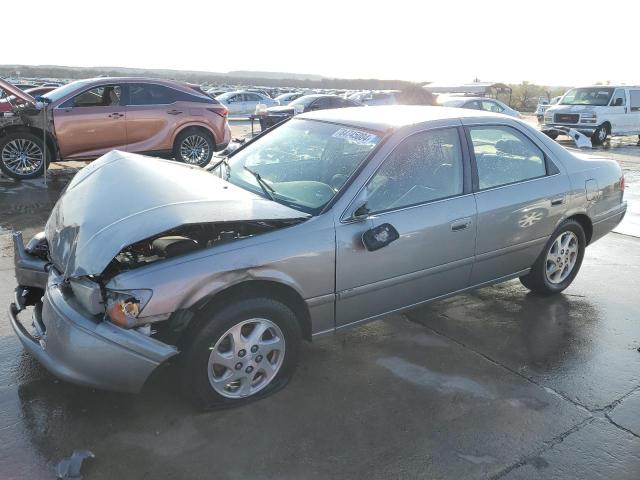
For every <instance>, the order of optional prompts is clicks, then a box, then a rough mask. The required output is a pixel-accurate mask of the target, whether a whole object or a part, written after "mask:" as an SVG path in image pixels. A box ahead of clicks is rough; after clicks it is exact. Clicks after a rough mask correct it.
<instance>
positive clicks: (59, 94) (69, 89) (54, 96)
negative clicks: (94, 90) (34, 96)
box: [42, 80, 89, 102]
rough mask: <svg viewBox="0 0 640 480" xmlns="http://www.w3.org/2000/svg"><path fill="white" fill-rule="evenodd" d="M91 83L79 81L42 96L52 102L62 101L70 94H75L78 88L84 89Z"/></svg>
mask: <svg viewBox="0 0 640 480" xmlns="http://www.w3.org/2000/svg"><path fill="white" fill-rule="evenodd" d="M87 83H89V81H88V80H78V81H76V82H71V83H68V84H66V85H63V86H62V87H58V88H56V89H55V90H51V91H50V92H49V93H45V94H44V95H42V96H43V97H45V98H48V99H49V100H51V101H52V102H55V101H57V100H60V99H61V98H63V97H66V96H67V95H68V94H70V93H73V92H75V91H76V90H78V88H80V87H82V86H83V85H86V84H87Z"/></svg>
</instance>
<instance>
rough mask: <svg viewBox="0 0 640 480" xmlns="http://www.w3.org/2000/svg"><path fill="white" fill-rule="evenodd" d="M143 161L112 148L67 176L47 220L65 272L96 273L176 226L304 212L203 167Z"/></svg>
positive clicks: (55, 256)
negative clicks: (121, 254) (122, 252)
mask: <svg viewBox="0 0 640 480" xmlns="http://www.w3.org/2000/svg"><path fill="white" fill-rule="evenodd" d="M146 161H149V160H148V158H147V159H146ZM144 162H145V158H144V157H142V156H140V155H135V154H131V153H125V152H121V151H117V150H114V151H112V152H110V153H108V154H106V155H104V156H102V157H101V158H100V159H99V160H97V161H95V162H93V163H92V164H91V165H89V166H87V167H85V168H84V169H82V170H81V171H80V172H79V173H78V174H77V175H76V176H75V177H74V178H73V180H72V181H71V182H70V183H69V185H68V186H67V189H66V191H65V193H64V194H63V195H62V197H60V199H59V200H58V202H57V203H56V205H55V206H54V208H53V211H52V212H51V216H50V217H49V220H48V221H47V225H46V227H45V233H46V237H47V240H48V241H49V248H50V253H51V257H52V260H53V262H54V263H55V264H56V266H57V267H58V268H59V269H60V270H61V271H62V272H63V273H64V275H65V277H66V278H69V277H77V276H81V275H97V274H100V273H101V272H102V271H103V270H104V269H105V268H106V266H107V265H108V264H109V262H110V261H111V260H112V259H113V258H114V257H115V256H116V255H117V254H118V252H120V250H122V249H123V248H124V247H126V246H128V245H131V244H133V243H135V242H137V241H140V240H144V239H145V238H149V237H151V236H152V235H155V234H158V233H162V232H165V231H168V230H169V229H171V228H175V227H179V226H181V225H185V224H194V223H213V222H223V221H226V220H234V221H244V220H275V219H288V218H304V217H307V215H306V214H304V213H302V212H299V211H297V210H293V209H291V208H288V207H285V206H284V205H281V204H278V203H275V202H271V201H268V200H266V199H264V198H263V197H260V196H259V195H255V194H253V193H251V192H249V191H247V190H243V189H241V188H238V187H236V186H234V185H231V184H230V183H227V182H224V181H222V180H220V179H219V178H217V177H215V176H214V175H211V174H209V173H207V172H206V171H204V170H202V169H199V168H195V167H190V166H187V165H185V164H181V163H177V162H171V161H168V160H159V159H157V160H153V161H151V164H150V165H149V166H147V165H145V163H144ZM176 180H178V181H176Z"/></svg>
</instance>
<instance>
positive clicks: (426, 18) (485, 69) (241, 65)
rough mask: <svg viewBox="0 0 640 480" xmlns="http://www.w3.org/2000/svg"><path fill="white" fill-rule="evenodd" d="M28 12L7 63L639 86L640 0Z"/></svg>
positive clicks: (16, 16)
mask: <svg viewBox="0 0 640 480" xmlns="http://www.w3.org/2000/svg"><path fill="white" fill-rule="evenodd" d="M20 5H21V4H20V2H17V1H15V0H11V1H10V2H9V3H5V2H3V7H4V8H3V18H5V19H8V18H9V19H13V20H12V21H3V22H2V30H1V33H0V35H1V38H2V39H3V41H2V47H0V64H13V63H19V64H40V65H42V64H48V65H70V66H121V67H139V68H171V69H185V70H206V71H214V72H227V71H231V70H264V71H281V72H296V73H314V74H320V75H325V76H329V77H344V78H386V79H402V80H421V81H456V82H457V81H460V82H469V81H472V80H473V79H474V78H475V77H477V78H479V79H480V80H482V81H504V82H520V81H522V80H529V81H532V82H537V83H543V84H548V85H574V84H584V83H593V82H597V81H607V80H609V81H612V82H625V83H640V66H639V65H638V57H637V54H636V51H635V50H636V49H637V46H638V43H639V35H638V27H637V23H638V22H637V20H638V18H640V1H638V0H629V1H620V0H610V1H607V2H597V3H596V2H592V1H586V0H582V1H578V0H575V1H574V0H566V1H565V0H535V1H523V0H515V1H501V0H477V1H456V0H441V1H437V2H427V1H421V0H414V1H405V0H393V1H386V2H375V1H373V0H370V1H349V0H341V1H334V0H323V1H304V0H302V1H293V0H291V1H288V0H261V1H254V0H242V1H230V0H226V1H222V0H208V1H204V0H203V1H195V0H178V1H162V0H156V1H141V0H127V1H121V0H106V1H105V0H102V1H100V2H98V1H95V0H82V1H71V0H69V1H56V0H31V1H29V2H28V12H30V13H29V15H27V16H23V15H22V14H21V13H19V12H18V9H19V8H20V9H21V8H23V7H22V6H20ZM25 8H26V6H25ZM14 9H15V10H16V11H15V12H14V11H13V10H14ZM40 19H41V20H42V22H43V23H42V27H39V25H38V24H39V20H40ZM5 40H9V41H5ZM572 43H573V44H576V45H578V46H576V47H572V46H571V44H572Z"/></svg>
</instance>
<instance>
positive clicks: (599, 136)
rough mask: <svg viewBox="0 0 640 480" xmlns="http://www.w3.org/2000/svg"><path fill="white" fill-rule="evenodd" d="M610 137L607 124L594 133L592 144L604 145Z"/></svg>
mask: <svg viewBox="0 0 640 480" xmlns="http://www.w3.org/2000/svg"><path fill="white" fill-rule="evenodd" d="M608 135H609V128H608V127H607V125H606V124H604V123H603V124H602V125H600V126H599V127H598V128H597V130H596V131H595V132H593V135H591V142H592V143H593V144H594V145H602V144H603V143H604V142H605V141H606V140H607V136H608Z"/></svg>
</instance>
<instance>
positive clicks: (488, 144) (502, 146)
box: [470, 126, 547, 190]
mask: <svg viewBox="0 0 640 480" xmlns="http://www.w3.org/2000/svg"><path fill="white" fill-rule="evenodd" d="M470 134H471V141H472V143H473V151H474V154H475V157H476V164H477V166H478V183H479V188H480V190H483V189H486V188H493V187H498V186H501V185H508V184H510V183H515V182H521V181H524V180H530V179H533V178H538V177H543V176H545V175H546V174H547V169H546V165H545V159H544V153H542V150H540V149H539V148H538V147H537V146H536V145H534V143H533V142H532V141H531V140H529V139H528V138H527V137H525V136H524V135H523V134H522V133H520V132H518V131H517V130H515V129H514V128H511V127H500V126H491V127H473V128H471V129H470Z"/></svg>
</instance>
